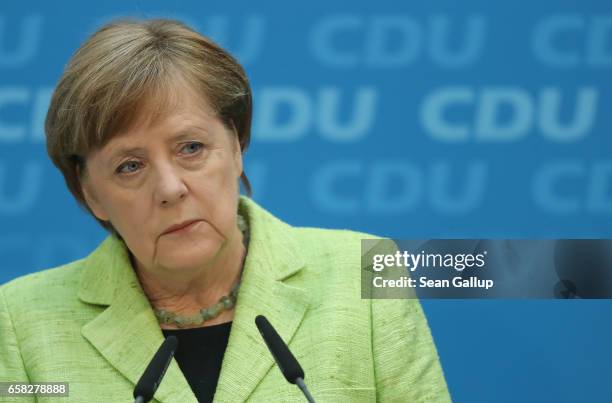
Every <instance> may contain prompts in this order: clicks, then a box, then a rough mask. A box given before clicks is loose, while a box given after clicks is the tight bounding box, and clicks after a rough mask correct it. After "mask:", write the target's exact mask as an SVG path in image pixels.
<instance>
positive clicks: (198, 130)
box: [167, 126, 210, 143]
mask: <svg viewBox="0 0 612 403" xmlns="http://www.w3.org/2000/svg"><path fill="white" fill-rule="evenodd" d="M194 134H200V135H205V136H209V135H210V134H209V132H208V131H207V130H206V129H204V128H203V127H200V126H187V127H184V128H182V129H180V130H179V131H177V132H176V133H175V134H174V135H172V136H170V138H168V140H167V142H168V143H171V142H174V141H177V140H185V139H188V138H192V137H193V135H194Z"/></svg>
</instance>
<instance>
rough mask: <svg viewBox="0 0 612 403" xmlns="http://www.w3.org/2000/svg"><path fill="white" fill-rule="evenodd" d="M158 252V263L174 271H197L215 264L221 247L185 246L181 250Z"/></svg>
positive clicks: (204, 245)
mask: <svg viewBox="0 0 612 403" xmlns="http://www.w3.org/2000/svg"><path fill="white" fill-rule="evenodd" d="M163 249H165V248H162V250H158V256H157V263H158V264H159V265H161V266H163V267H165V268H167V269H170V270H172V271H197V270H200V269H202V268H203V267H206V266H207V265H209V264H211V263H212V262H214V260H215V258H216V257H217V255H218V253H219V245H217V246H216V247H213V245H210V246H209V247H208V245H206V244H205V243H204V244H200V245H198V247H189V246H188V245H185V246H184V247H181V248H167V249H168V250H163Z"/></svg>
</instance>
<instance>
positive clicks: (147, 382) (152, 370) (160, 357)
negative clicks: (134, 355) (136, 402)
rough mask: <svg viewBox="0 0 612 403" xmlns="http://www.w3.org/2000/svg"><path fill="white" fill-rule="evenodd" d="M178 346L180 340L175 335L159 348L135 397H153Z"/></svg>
mask: <svg viewBox="0 0 612 403" xmlns="http://www.w3.org/2000/svg"><path fill="white" fill-rule="evenodd" d="M177 346H178V340H177V339H176V337H174V336H168V337H167V338H166V340H164V342H163V343H162V344H161V346H159V349H158V350H157V352H156V353H155V355H154V356H153V359H152V360H151V362H150V363H149V365H148V366H147V368H146V369H145V371H144V373H143V374H142V377H141V378H140V380H139V381H138V383H137V384H136V387H135V388H134V399H136V398H137V397H138V396H141V397H143V398H144V399H145V402H148V401H149V400H151V399H152V398H153V395H154V394H155V391H156V390H157V387H158V386H159V384H160V383H161V381H162V379H163V377H164V375H165V374H166V370H167V369H168V366H169V365H170V362H171V361H172V357H174V352H175V351H176V348H177Z"/></svg>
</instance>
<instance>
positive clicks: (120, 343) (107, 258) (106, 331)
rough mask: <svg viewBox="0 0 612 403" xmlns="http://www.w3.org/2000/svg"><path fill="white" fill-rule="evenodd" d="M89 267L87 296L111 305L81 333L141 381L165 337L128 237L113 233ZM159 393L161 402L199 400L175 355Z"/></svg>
mask: <svg viewBox="0 0 612 403" xmlns="http://www.w3.org/2000/svg"><path fill="white" fill-rule="evenodd" d="M84 270H85V271H84V273H83V276H82V278H81V289H80V293H79V297H80V298H81V300H83V301H85V302H88V303H92V304H98V305H109V306H108V308H106V309H105V310H104V311H103V312H102V313H101V314H100V315H98V316H97V317H96V318H94V319H93V320H92V321H90V322H89V323H87V324H86V325H85V326H83V328H82V329H81V333H82V335H83V336H84V337H85V338H86V339H87V340H88V341H89V342H90V343H91V344H92V345H93V346H94V347H95V348H96V349H97V350H98V351H99V352H100V354H101V355H102V356H103V357H104V358H105V359H106V360H107V361H108V362H109V364H110V365H112V366H113V367H115V368H116V369H117V370H118V371H119V372H120V373H121V374H122V375H123V376H125V377H126V378H127V379H128V380H129V381H130V382H132V383H133V384H134V385H136V383H137V382H138V380H139V379H140V377H141V376H142V373H143V372H144V370H145V368H146V366H147V364H148V363H149V362H150V361H151V358H153V355H154V354H155V352H156V351H157V349H158V348H159V346H160V345H161V343H162V342H163V341H164V337H163V334H162V332H161V329H160V328H159V324H158V322H157V319H156V318H155V316H154V314H153V311H152V310H151V307H150V305H149V302H148V300H147V298H146V296H145V295H144V292H143V291H142V288H141V287H140V283H139V282H138V279H137V277H136V275H135V273H134V271H133V269H132V267H131V265H130V262H129V257H128V254H127V251H126V248H125V246H124V244H123V242H121V241H120V240H119V239H117V238H114V237H109V238H107V239H106V240H105V241H104V242H103V243H102V245H100V247H99V248H98V249H97V250H96V251H95V252H94V253H93V254H92V255H91V256H90V257H88V258H87V260H86V262H85V268H84ZM127 397H128V396H126V398H127ZM155 398H156V399H157V400H159V401H161V402H169V401H177V400H178V401H193V402H195V401H196V398H195V396H194V395H193V393H192V391H191V388H190V387H189V384H188V383H187V380H186V379H185V377H184V376H183V373H182V372H181V370H180V368H179V367H178V365H177V363H176V361H175V360H172V363H171V365H170V366H169V367H168V370H167V372H166V375H165V377H164V379H163V381H162V383H161V384H160V386H159V389H158V390H157V392H156V394H155Z"/></svg>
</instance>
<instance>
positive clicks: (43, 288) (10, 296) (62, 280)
mask: <svg viewBox="0 0 612 403" xmlns="http://www.w3.org/2000/svg"><path fill="white" fill-rule="evenodd" d="M83 260H84V259H79V260H75V261H73V262H70V263H68V264H65V265H62V266H58V267H54V268H51V269H46V270H42V271H39V272H36V273H31V274H27V275H25V276H21V277H18V278H16V279H14V280H11V281H10V282H8V283H6V284H3V285H1V286H0V293H1V294H3V295H4V298H5V299H6V301H7V304H8V305H9V306H10V305H13V304H15V305H18V306H22V307H25V306H28V305H30V304H32V303H37V304H41V303H43V304H49V303H52V301H53V300H55V299H57V298H58V297H62V296H65V295H67V294H70V295H75V294H76V292H77V290H78V287H79V281H80V273H81V270H80V269H81V268H82V266H83Z"/></svg>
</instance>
